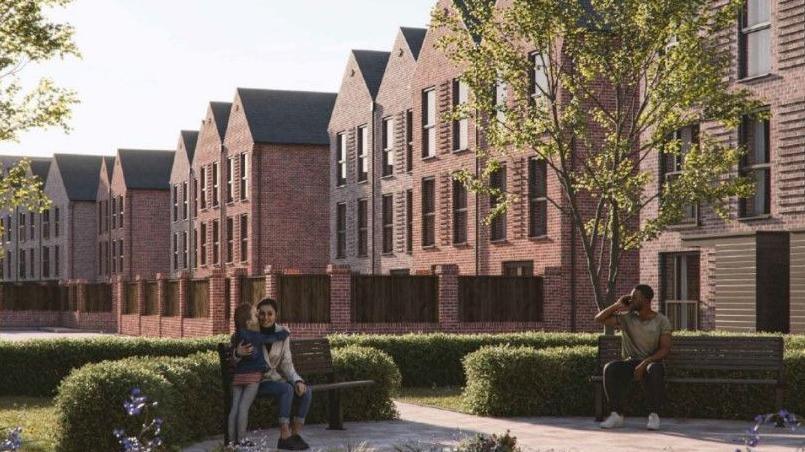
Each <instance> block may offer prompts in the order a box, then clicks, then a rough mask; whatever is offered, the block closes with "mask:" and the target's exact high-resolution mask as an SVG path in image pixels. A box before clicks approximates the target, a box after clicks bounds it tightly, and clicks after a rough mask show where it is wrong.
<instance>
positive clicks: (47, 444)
mask: <svg viewBox="0 0 805 452" xmlns="http://www.w3.org/2000/svg"><path fill="white" fill-rule="evenodd" d="M17 426H20V427H22V450H23V451H30V452H38V451H51V450H54V449H55V448H56V428H57V424H56V407H55V406H54V405H53V399H49V398H37V397H0V438H2V439H5V438H6V435H7V433H8V430H9V429H10V428H13V427H17Z"/></svg>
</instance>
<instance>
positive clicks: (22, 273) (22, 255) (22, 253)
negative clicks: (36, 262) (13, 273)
mask: <svg viewBox="0 0 805 452" xmlns="http://www.w3.org/2000/svg"><path fill="white" fill-rule="evenodd" d="M19 261H20V269H19V279H25V250H20V259H19Z"/></svg>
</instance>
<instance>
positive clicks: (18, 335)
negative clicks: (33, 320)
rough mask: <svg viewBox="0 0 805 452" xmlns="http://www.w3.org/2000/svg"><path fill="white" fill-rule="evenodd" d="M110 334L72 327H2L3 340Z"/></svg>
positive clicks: (69, 337)
mask: <svg viewBox="0 0 805 452" xmlns="http://www.w3.org/2000/svg"><path fill="white" fill-rule="evenodd" d="M99 336H110V334H104V333H94V332H87V331H85V330H76V329H72V328H40V329H6V328H0V340H2V341H27V340H29V339H65V338H66V339H75V338H84V337H99Z"/></svg>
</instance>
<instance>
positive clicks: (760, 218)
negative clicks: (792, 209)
mask: <svg viewBox="0 0 805 452" xmlns="http://www.w3.org/2000/svg"><path fill="white" fill-rule="evenodd" d="M768 219H771V214H764V215H755V216H753V217H738V221H744V222H753V221H763V220H768Z"/></svg>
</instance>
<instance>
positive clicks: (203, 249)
mask: <svg viewBox="0 0 805 452" xmlns="http://www.w3.org/2000/svg"><path fill="white" fill-rule="evenodd" d="M198 240H199V243H200V244H201V245H200V246H199V251H198V259H199V263H200V264H201V266H205V265H207V223H201V231H200V232H199V235H198Z"/></svg>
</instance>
